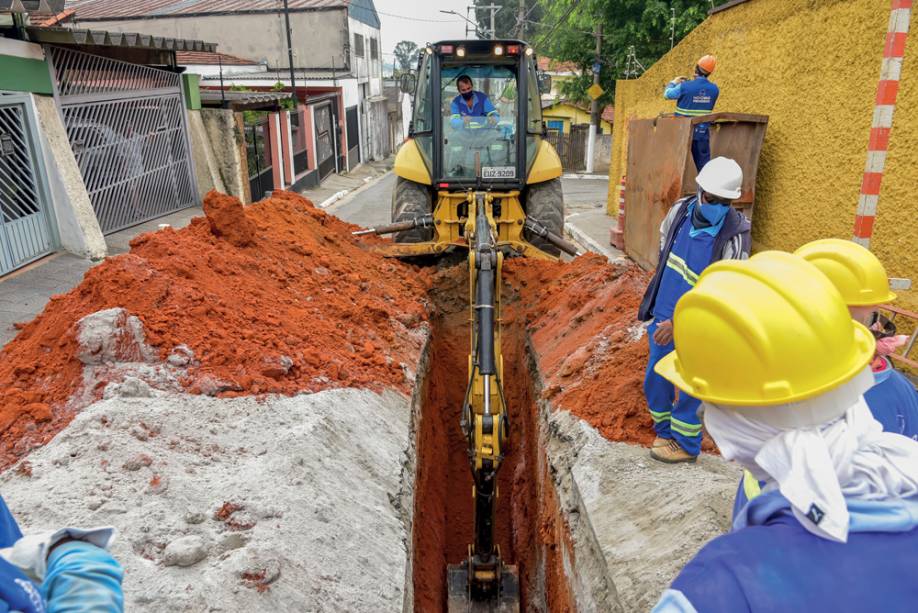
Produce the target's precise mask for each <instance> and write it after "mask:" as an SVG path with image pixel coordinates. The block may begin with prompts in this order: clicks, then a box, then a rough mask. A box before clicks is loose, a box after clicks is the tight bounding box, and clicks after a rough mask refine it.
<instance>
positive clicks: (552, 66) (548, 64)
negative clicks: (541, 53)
mask: <svg viewBox="0 0 918 613" xmlns="http://www.w3.org/2000/svg"><path fill="white" fill-rule="evenodd" d="M539 70H544V71H548V72H576V73H579V72H580V67H579V66H577V64H574V63H573V62H559V61H558V60H553V59H551V58H550V57H540V58H539Z"/></svg>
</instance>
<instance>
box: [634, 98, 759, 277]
mask: <svg viewBox="0 0 918 613" xmlns="http://www.w3.org/2000/svg"><path fill="white" fill-rule="evenodd" d="M698 123H711V124H712V125H711V157H712V158H713V157H717V156H721V155H722V156H724V157H728V158H732V159H734V160H736V161H737V163H738V164H739V165H740V167H741V168H742V169H743V193H742V195H741V196H740V197H739V198H738V199H737V200H736V201H735V203H734V204H735V206H736V207H737V208H738V209H740V210H741V211H743V212H744V213H745V214H746V216H747V217H749V218H750V219H752V214H753V205H754V204H755V179H756V172H757V170H758V165H759V154H760V153H761V151H762V143H763V141H764V140H765V128H766V127H767V126H768V117H767V116H765V115H747V114H743V113H713V114H711V115H703V116H701V117H674V116H672V115H661V116H659V117H656V118H653V119H632V120H631V121H630V122H629V124H628V130H629V132H628V163H627V170H626V176H627V180H628V187H627V190H626V191H625V211H626V214H625V252H626V253H627V254H628V255H629V256H630V257H631V258H632V259H633V260H634V261H636V262H637V263H638V264H640V265H641V267H643V268H645V269H647V270H650V269H652V268H654V267H656V265H657V258H658V257H659V255H660V222H662V221H663V218H664V217H665V216H666V213H667V212H668V211H669V209H670V207H671V206H672V204H673V203H674V202H675V201H676V200H677V199H679V198H680V197H682V196H684V195H690V194H694V193H695V192H696V191H697V190H698V186H697V185H696V184H695V176H696V174H697V173H696V171H695V163H694V162H693V161H692V154H691V141H692V129H693V126H694V125H695V124H698Z"/></svg>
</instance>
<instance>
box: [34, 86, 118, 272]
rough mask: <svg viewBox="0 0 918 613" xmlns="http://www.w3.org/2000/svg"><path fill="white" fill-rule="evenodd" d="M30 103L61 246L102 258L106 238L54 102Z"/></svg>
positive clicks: (38, 98) (37, 99) (37, 98)
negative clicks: (35, 119)
mask: <svg viewBox="0 0 918 613" xmlns="http://www.w3.org/2000/svg"><path fill="white" fill-rule="evenodd" d="M32 100H33V102H34V103H35V112H36V115H37V117H38V132H39V136H40V139H41V148H42V155H43V156H44V166H45V170H46V172H47V174H48V177H47V179H48V186H49V187H50V189H51V203H52V207H53V211H54V218H55V221H56V223H57V230H58V236H59V238H60V246H61V248H62V249H65V250H67V251H69V252H71V253H75V254H76V255H79V256H82V257H87V258H91V259H93V260H97V259H101V258H104V257H105V255H106V252H107V247H106V245H105V237H104V236H103V235H102V228H101V227H99V220H98V219H97V218H96V212H95V210H93V208H92V202H90V200H89V193H88V192H87V191H86V186H85V185H84V184H83V177H82V175H80V167H79V166H78V165H77V161H76V158H75V157H74V156H73V150H72V149H71V148H70V140H69V139H68V138H67V130H66V129H65V128H64V123H63V122H62V121H61V116H60V115H59V114H58V112H57V106H56V105H55V103H54V98H51V97H49V96H37V95H33V96H32Z"/></svg>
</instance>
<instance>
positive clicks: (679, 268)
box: [666, 251, 698, 287]
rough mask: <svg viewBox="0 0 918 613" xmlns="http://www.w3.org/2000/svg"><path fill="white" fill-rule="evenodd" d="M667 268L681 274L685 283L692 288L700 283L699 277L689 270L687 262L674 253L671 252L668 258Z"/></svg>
mask: <svg viewBox="0 0 918 613" xmlns="http://www.w3.org/2000/svg"><path fill="white" fill-rule="evenodd" d="M666 267H667V268H672V269H673V270H675V271H676V272H677V273H679V275H680V276H681V277H682V278H683V279H685V282H686V283H688V284H689V285H691V286H692V287H694V286H695V283H697V282H698V275H696V274H695V273H694V272H693V271H692V269H691V268H689V266H688V264H686V263H685V260H683V259H682V258H680V257H679V256H678V255H676V254H675V253H673V252H672V251H670V252H669V257H668V258H666Z"/></svg>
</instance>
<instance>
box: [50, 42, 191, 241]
mask: <svg viewBox="0 0 918 613" xmlns="http://www.w3.org/2000/svg"><path fill="white" fill-rule="evenodd" d="M50 51H51V52H50V54H49V55H50V57H51V61H52V65H53V68H54V75H55V85H56V88H55V92H56V95H57V98H58V104H59V106H60V109H61V114H62V116H63V119H64V125H65V126H66V128H67V135H68V137H69V139H70V145H71V147H72V148H73V153H74V155H75V156H76V160H77V163H78V164H79V166H80V173H81V174H82V175H83V182H84V183H85V184H86V190H87V191H88V192H89V199H90V200H91V201H92V206H93V208H94V209H95V211H96V217H97V218H98V219H99V225H100V226H101V227H102V231H103V232H104V233H106V234H108V233H111V232H115V231H117V230H121V229H123V228H126V227H128V226H133V225H135V224H138V223H141V222H143V221H147V220H150V219H154V218H156V217H161V216H163V215H166V214H168V213H171V212H173V211H178V210H181V209H185V208H188V207H191V206H195V205H197V204H199V198H198V193H197V188H196V185H195V178H194V169H193V168H192V161H191V145H190V143H189V141H188V129H187V126H186V120H185V105H184V99H183V96H182V85H181V78H180V77H179V75H178V74H176V73H172V72H168V71H165V70H157V69H155V68H149V67H147V66H142V65H139V64H130V63H127V62H121V61H118V60H111V59H108V58H104V57H99V56H96V55H90V54H88V53H82V52H80V51H73V50H71V49H62V48H58V47H52V48H51V49H50Z"/></svg>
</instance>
